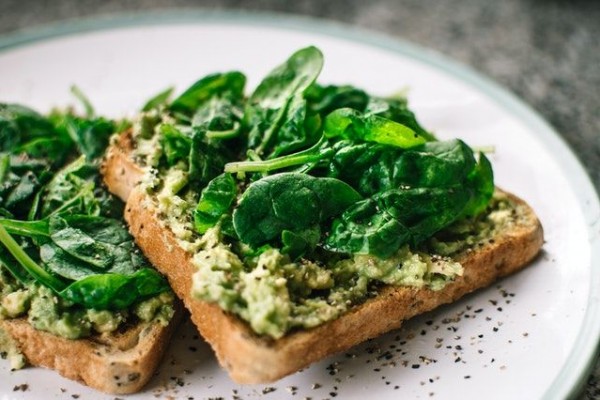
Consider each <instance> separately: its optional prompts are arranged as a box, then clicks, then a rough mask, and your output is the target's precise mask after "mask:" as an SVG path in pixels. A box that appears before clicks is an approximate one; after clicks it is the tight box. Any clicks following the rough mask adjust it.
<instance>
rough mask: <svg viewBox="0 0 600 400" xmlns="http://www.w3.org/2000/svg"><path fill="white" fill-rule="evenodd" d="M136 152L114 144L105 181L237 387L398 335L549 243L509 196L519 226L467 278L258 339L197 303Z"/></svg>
mask: <svg viewBox="0 0 600 400" xmlns="http://www.w3.org/2000/svg"><path fill="white" fill-rule="evenodd" d="M131 150H132V141H131V138H130V136H129V133H124V134H122V135H121V137H120V138H119V139H118V140H117V141H115V142H114V143H113V144H112V146H111V148H110V149H109V151H108V153H107V157H106V160H105V163H104V167H103V172H104V179H105V182H106V184H107V186H108V188H109V190H111V191H113V193H115V194H117V195H119V196H120V197H121V198H122V199H123V200H125V201H126V202H127V205H126V212H125V219H126V220H127V222H128V223H129V227H130V230H131V233H132V234H133V236H134V237H135V240H136V242H137V244H138V245H139V247H140V248H141V249H142V251H143V252H144V253H145V254H146V256H147V257H148V258H149V260H150V261H151V262H152V263H153V264H154V265H155V267H156V268H157V269H158V270H159V271H161V272H162V273H163V274H165V275H166V276H167V277H168V279H169V282H170V284H171V286H172V287H173V290H174V291H175V293H176V294H177V295H178V296H179V297H180V298H181V299H182V300H183V302H184V304H185V306H186V307H187V308H188V309H189V311H190V313H191V318H192V321H193V322H194V323H195V324H196V326H197V327H198V330H199V332H200V333H201V335H202V336H203V337H204V338H205V339H206V341H207V342H208V343H210V345H211V346H212V347H213V349H214V351H215V353H216V356H217V358H218V360H219V362H220V364H221V365H222V366H223V367H224V368H225V369H226V370H227V371H228V372H229V374H230V376H231V377H232V379H233V380H235V381H237V382H239V383H266V382H271V381H275V380H277V379H279V378H281V377H284V376H286V375H288V374H291V373H293V372H295V371H298V370H300V369H302V368H304V367H306V366H308V365H309V364H311V363H313V362H315V361H317V360H320V359H322V358H324V357H326V356H328V355H330V354H334V353H337V352H341V351H344V350H346V349H349V348H350V347H352V346H354V345H356V344H358V343H361V342H363V341H365V340H367V339H370V338H373V337H376V336H379V335H381V334H383V333H385V332H388V331H390V330H393V329H396V328H398V327H400V326H401V325H402V323H403V321H405V320H407V319H408V318H411V317H413V316H415V315H418V314H421V313H424V312H427V311H430V310H432V309H434V308H436V307H438V306H440V305H442V304H446V303H451V302H453V301H456V300H457V299H458V298H460V297H462V296H464V295H465V294H467V293H470V292H472V291H474V290H477V289H479V288H483V287H486V286H489V285H490V284H491V283H492V282H494V281H495V280H497V279H498V278H500V277H503V276H506V275H509V274H511V273H514V272H516V271H518V270H520V269H522V268H524V267H525V266H526V265H527V264H528V263H529V262H530V261H531V260H532V259H533V258H534V257H535V256H536V255H537V254H538V252H539V251H540V249H541V246H542V244H543V230H542V226H541V224H540V222H539V220H538V218H537V217H536V215H535V213H534V211H533V210H532V209H531V208H530V207H529V206H528V205H527V204H526V203H525V202H523V201H522V200H521V199H519V198H517V197H515V196H513V195H510V194H507V196H508V198H509V199H510V201H511V202H512V203H513V204H514V205H515V210H516V213H517V215H515V216H514V217H515V218H514V221H515V223H514V224H511V225H510V227H509V228H507V229H506V230H504V231H502V232H499V233H497V235H496V236H495V237H494V238H493V239H491V240H488V241H486V242H485V243H480V244H479V245H478V246H477V247H476V248H475V249H474V250H469V251H464V252H462V253H460V254H459V255H458V256H456V257H454V258H455V259H456V260H457V261H459V262H460V263H461V264H462V266H463V268H464V271H463V275H462V276H460V277H457V278H456V279H455V280H454V281H453V282H451V283H449V284H447V285H446V286H445V287H444V288H443V289H442V290H439V291H432V290H430V289H427V288H414V287H392V286H387V287H384V288H383V289H382V290H381V291H380V292H379V294H378V295H377V296H376V297H374V298H370V299H369V300H367V301H366V302H364V303H363V304H361V305H359V306H355V307H354V308H352V309H351V310H350V311H349V312H347V313H346V314H344V315H342V316H341V317H340V318H338V319H336V320H333V321H330V322H327V323H325V324H323V325H320V326H318V327H316V328H312V329H307V330H300V331H294V332H291V333H289V334H287V335H286V336H284V337H283V338H281V339H278V340H273V339H271V338H268V337H264V336H259V335H256V334H255V333H254V332H253V331H252V330H251V329H250V327H249V326H248V325H247V324H246V323H245V322H244V321H242V320H241V319H239V318H237V317H236V316H234V315H232V314H230V313H227V312H224V311H223V310H222V309H221V308H219V307H218V306H217V305H215V304H210V303H207V302H203V301H199V300H196V299H194V298H192V297H191V285H192V274H193V273H194V272H195V268H194V266H193V265H192V264H191V262H190V258H191V255H190V254H189V253H188V252H186V251H185V250H183V249H182V248H181V247H180V246H179V245H178V242H177V240H176V238H175V236H174V234H173V233H172V232H171V231H170V229H168V228H166V227H165V225H164V224H163V223H162V222H161V220H160V218H159V216H158V211H157V209H156V208H155V206H154V205H153V204H154V202H153V201H152V199H151V198H149V196H148V195H147V194H146V193H145V192H144V191H143V190H141V189H140V187H139V185H137V184H136V183H137V182H139V181H140V180H141V179H142V176H143V172H142V170H141V169H140V168H139V167H138V166H136V165H135V163H134V161H133V160H132V158H131V157H130V153H131Z"/></svg>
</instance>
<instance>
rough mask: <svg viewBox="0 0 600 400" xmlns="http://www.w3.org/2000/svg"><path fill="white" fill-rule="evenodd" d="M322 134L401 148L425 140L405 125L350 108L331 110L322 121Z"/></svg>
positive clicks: (421, 142) (418, 143)
mask: <svg viewBox="0 0 600 400" xmlns="http://www.w3.org/2000/svg"><path fill="white" fill-rule="evenodd" d="M323 134H324V135H325V137H327V138H338V137H339V138H342V139H350V140H354V141H367V142H375V143H381V144H387V145H390V146H395V147H399V148H402V149H406V148H409V147H414V146H418V145H420V144H423V143H425V142H426V140H427V139H426V138H424V137H422V136H420V135H419V134H418V133H416V132H415V131H414V130H412V129H411V128H409V127H408V126H406V125H402V124H400V123H397V122H394V121H392V120H390V119H387V118H382V117H379V116H377V115H374V114H363V113H361V112H360V111H357V110H354V109H352V108H339V109H337V110H335V111H333V112H331V113H330V114H329V115H328V116H327V117H326V118H325V122H324V123H323Z"/></svg>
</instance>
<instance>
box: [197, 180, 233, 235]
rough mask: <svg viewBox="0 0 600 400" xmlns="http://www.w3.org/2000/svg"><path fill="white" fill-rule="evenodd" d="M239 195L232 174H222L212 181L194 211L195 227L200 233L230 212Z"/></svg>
mask: <svg viewBox="0 0 600 400" xmlns="http://www.w3.org/2000/svg"><path fill="white" fill-rule="evenodd" d="M236 195H237V187H236V185H235V181H234V180H233V177H232V176H231V175H230V174H221V175H219V176H217V177H216V178H214V179H213V180H211V181H210V182H209V183H208V185H207V186H206V187H205V188H204V189H203V190H202V192H201V193H200V200H199V201H198V205H197V206H196V210H195V211H194V226H195V228H196V231H197V232H198V233H205V232H206V231H207V230H208V229H210V228H212V227H213V226H215V225H216V224H217V222H219V220H220V219H221V217H222V216H223V215H224V214H225V213H227V212H228V211H229V209H230V208H231V205H232V204H233V202H234V200H235V198H236Z"/></svg>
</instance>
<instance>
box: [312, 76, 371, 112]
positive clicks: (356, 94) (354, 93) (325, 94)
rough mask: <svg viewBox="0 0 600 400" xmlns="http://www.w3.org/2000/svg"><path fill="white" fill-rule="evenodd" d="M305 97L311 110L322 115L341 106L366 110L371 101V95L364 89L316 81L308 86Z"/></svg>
mask: <svg viewBox="0 0 600 400" xmlns="http://www.w3.org/2000/svg"><path fill="white" fill-rule="evenodd" d="M304 98H305V99H306V100H307V101H308V108H309V110H310V111H312V112H313V113H317V114H319V115H321V116H322V117H325V116H326V115H327V114H329V113H331V112H332V111H334V110H337V109H339V108H353V109H355V110H358V111H364V110H365V108H366V107H367V104H368V103H369V95H368V94H367V93H366V92H365V91H364V90H361V89H358V88H355V87H353V86H349V85H345V86H335V85H329V86H320V85H319V84H317V83H314V84H313V85H311V86H310V87H309V88H308V90H307V91H306V93H305V95H304Z"/></svg>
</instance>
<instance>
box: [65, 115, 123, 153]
mask: <svg viewBox="0 0 600 400" xmlns="http://www.w3.org/2000/svg"><path fill="white" fill-rule="evenodd" d="M54 118H55V123H56V126H57V129H59V130H64V131H66V132H67V133H68V135H69V136H70V137H71V139H72V140H73V142H74V143H75V145H76V146H77V148H78V150H79V153H81V154H83V155H85V157H86V158H87V159H88V160H95V159H98V158H100V157H101V156H102V155H103V154H104V150H105V149H106V147H107V146H108V142H109V139H110V137H111V136H112V134H113V133H115V131H116V128H115V124H114V123H113V122H112V121H109V120H107V119H104V118H101V117H99V118H91V119H87V118H80V117H77V116H75V115H71V114H64V115H62V116H55V117H54Z"/></svg>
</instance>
